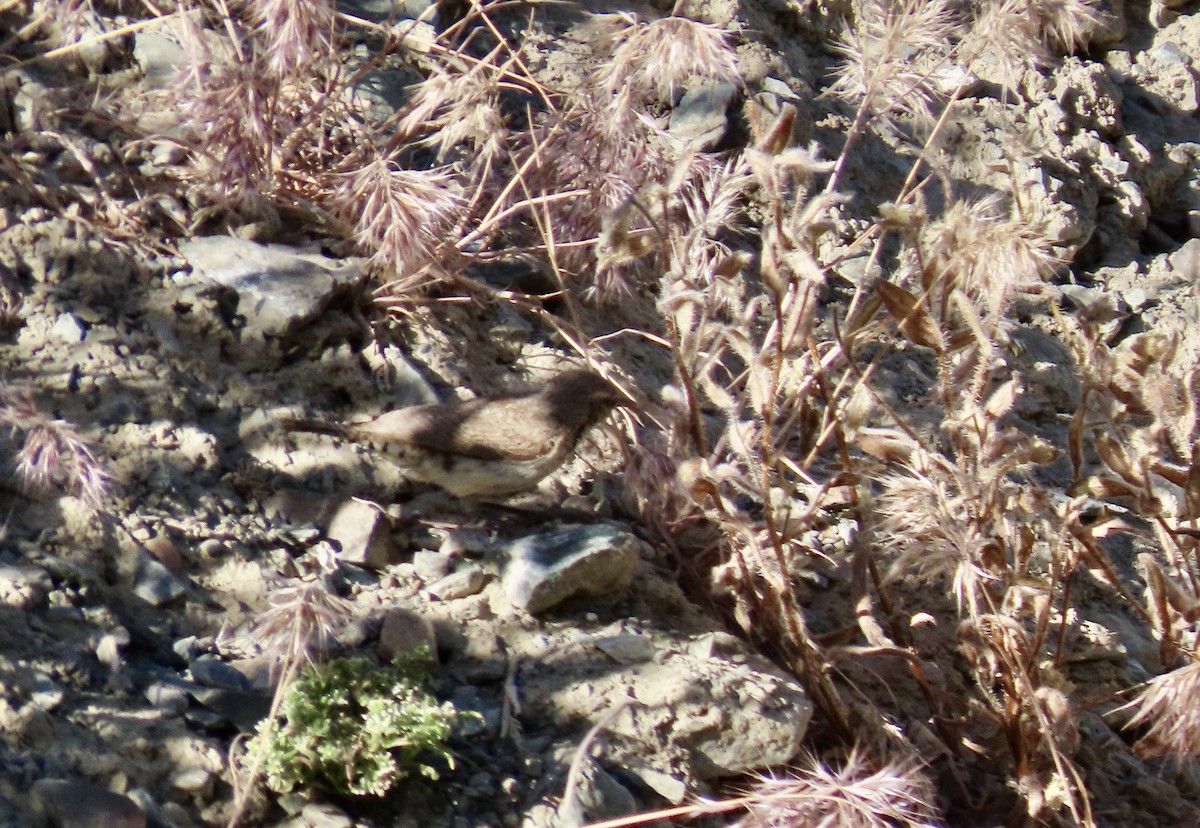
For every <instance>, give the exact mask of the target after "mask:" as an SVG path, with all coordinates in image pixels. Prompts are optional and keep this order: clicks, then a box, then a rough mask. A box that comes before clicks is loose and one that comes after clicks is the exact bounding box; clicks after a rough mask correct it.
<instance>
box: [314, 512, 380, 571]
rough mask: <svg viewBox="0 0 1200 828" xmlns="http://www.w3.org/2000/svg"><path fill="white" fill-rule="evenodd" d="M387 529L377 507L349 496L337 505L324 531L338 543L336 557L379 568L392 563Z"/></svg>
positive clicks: (351, 562) (362, 565) (371, 567)
mask: <svg viewBox="0 0 1200 828" xmlns="http://www.w3.org/2000/svg"><path fill="white" fill-rule="evenodd" d="M389 530H390V527H389V526H388V523H387V520H386V519H385V517H384V515H383V514H382V513H381V512H380V511H379V510H378V509H376V508H375V507H374V506H372V505H371V504H369V503H364V502H363V501H361V500H354V499H351V500H347V501H345V502H344V503H342V504H341V505H340V506H338V510H337V512H336V513H335V514H334V516H333V519H332V520H331V521H330V522H329V529H327V530H326V532H325V534H326V535H328V536H329V539H330V540H334V541H337V542H338V544H339V545H340V546H341V548H342V551H341V552H340V553H339V554H338V560H340V561H342V562H343V563H348V564H354V565H355V566H361V567H363V568H364V569H383V568H385V567H387V566H389V565H391V564H392V563H393V562H394V558H395V552H396V550H395V546H394V544H393V543H392V539H391V536H390V534H389Z"/></svg>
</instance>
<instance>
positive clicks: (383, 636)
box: [375, 607, 437, 662]
mask: <svg viewBox="0 0 1200 828" xmlns="http://www.w3.org/2000/svg"><path fill="white" fill-rule="evenodd" d="M418 647H426V648H428V651H429V657H430V659H431V660H432V661H434V662H436V661H437V637H436V636H435V635H434V631H433V624H431V623H430V621H429V619H428V618H426V617H425V616H423V615H421V614H420V613H416V612H413V611H412V610H408V609H403V608H401V607H393V608H392V609H390V610H388V611H387V614H386V615H384V617H383V625H382V626H381V627H380V628H379V644H378V646H377V647H376V650H375V651H376V653H377V654H378V655H379V659H380V661H384V662H390V661H391V660H392V659H394V658H395V657H396V656H397V655H399V654H401V653H411V652H413V651H414V650H416V649H417V648H418Z"/></svg>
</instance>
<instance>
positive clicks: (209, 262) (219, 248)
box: [179, 236, 366, 338]
mask: <svg viewBox="0 0 1200 828" xmlns="http://www.w3.org/2000/svg"><path fill="white" fill-rule="evenodd" d="M179 250H180V252H181V253H182V254H183V255H184V257H185V258H186V259H187V260H188V263H189V264H191V266H192V270H193V273H194V274H195V275H197V276H198V277H199V278H201V279H203V280H208V281H211V282H213V283H215V284H218V285H221V286H222V287H225V288H228V289H230V290H232V291H233V292H234V293H235V294H236V295H237V298H238V305H237V312H238V314H240V315H241V316H243V317H244V318H245V320H246V333H248V334H250V335H251V336H252V337H258V338H264V337H287V336H288V335H290V334H292V333H294V332H295V331H296V330H297V329H298V328H299V327H301V326H302V325H304V324H305V323H307V322H311V321H313V320H315V319H316V318H317V317H318V316H320V314H321V313H322V311H324V310H325V308H326V307H328V305H329V303H330V302H331V301H333V299H334V297H335V296H337V295H339V294H340V293H343V292H345V291H347V290H352V289H354V288H355V287H357V286H359V285H361V284H362V282H363V281H364V279H365V278H366V272H365V270H364V269H363V266H362V263H361V262H360V261H359V260H356V259H348V260H337V259H331V258H329V257H327V256H322V255H320V254H317V253H308V252H305V251H302V250H299V249H295V248H291V247H286V246H284V245H278V244H259V243H258V242H252V241H246V240H244V239H237V238H234V237H232V236H204V237H201V238H197V239H191V240H189V241H186V242H184V243H183V244H181V245H180V246H179Z"/></svg>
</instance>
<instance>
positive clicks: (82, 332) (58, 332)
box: [50, 313, 87, 345]
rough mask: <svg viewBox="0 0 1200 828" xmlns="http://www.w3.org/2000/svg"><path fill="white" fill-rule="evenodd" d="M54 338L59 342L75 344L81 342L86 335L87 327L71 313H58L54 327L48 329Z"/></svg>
mask: <svg viewBox="0 0 1200 828" xmlns="http://www.w3.org/2000/svg"><path fill="white" fill-rule="evenodd" d="M50 333H52V334H53V335H54V336H55V337H56V338H58V339H59V341H61V342H66V343H67V344H68V345H77V344H78V343H80V342H83V338H84V337H85V336H87V328H85V327H84V325H83V323H82V322H80V321H79V319H78V318H77V317H76V316H75V315H74V314H71V313H64V314H60V315H59V317H58V321H57V322H55V323H54V327H53V328H51V329H50Z"/></svg>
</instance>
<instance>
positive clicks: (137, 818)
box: [31, 779, 146, 828]
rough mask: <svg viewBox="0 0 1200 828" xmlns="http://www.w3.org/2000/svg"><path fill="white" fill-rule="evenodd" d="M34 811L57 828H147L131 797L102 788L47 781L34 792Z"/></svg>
mask: <svg viewBox="0 0 1200 828" xmlns="http://www.w3.org/2000/svg"><path fill="white" fill-rule="evenodd" d="M31 798H32V802H33V807H34V809H35V810H36V811H37V812H38V813H39V814H40V815H42V816H43V817H45V818H47V819H48V820H49V821H50V824H51V825H54V826H57V828H145V826H146V815H145V814H144V813H143V812H142V810H141V809H140V808H138V806H137V805H135V804H134V802H133V800H131V799H130V798H129V797H127V796H122V795H121V794H118V793H113V792H112V791H110V790H108V789H107V788H101V787H100V786H99V785H91V784H89V783H86V782H68V781H65V780H60V779H43V780H41V781H39V782H35V783H34V785H33V788H32V790H31Z"/></svg>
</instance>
